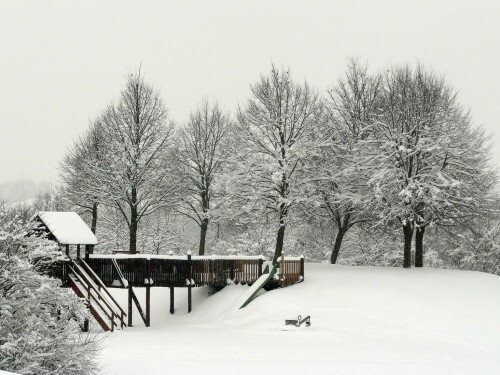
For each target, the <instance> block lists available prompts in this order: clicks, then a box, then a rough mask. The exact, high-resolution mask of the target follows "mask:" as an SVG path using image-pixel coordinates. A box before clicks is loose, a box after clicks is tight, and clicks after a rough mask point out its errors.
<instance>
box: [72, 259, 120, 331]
mask: <svg viewBox="0 0 500 375" xmlns="http://www.w3.org/2000/svg"><path fill="white" fill-rule="evenodd" d="M79 261H80V264H81V265H82V266H83V269H84V270H85V272H86V273H87V275H89V276H90V278H91V279H92V281H93V282H94V287H95V286H97V289H98V291H99V295H100V296H101V297H102V296H103V295H105V296H106V297H107V300H108V302H110V304H111V305H112V306H110V307H112V309H113V310H114V312H115V313H116V315H117V318H118V319H119V321H120V326H121V328H123V327H125V326H126V324H125V317H126V316H127V314H126V313H125V311H124V310H123V309H122V308H121V306H120V305H119V304H118V302H117V301H116V299H115V298H114V297H113V296H112V295H111V293H110V292H109V290H108V289H107V288H106V285H104V283H103V282H102V280H101V279H100V278H99V276H97V275H96V273H95V272H94V270H93V269H92V268H91V267H90V266H89V265H88V264H87V263H86V262H85V261H84V260H83V259H81V258H80V259H79Z"/></svg>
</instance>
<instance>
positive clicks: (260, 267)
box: [259, 258, 264, 277]
mask: <svg viewBox="0 0 500 375" xmlns="http://www.w3.org/2000/svg"><path fill="white" fill-rule="evenodd" d="M263 264H264V259H262V258H259V277H261V276H262V265H263Z"/></svg>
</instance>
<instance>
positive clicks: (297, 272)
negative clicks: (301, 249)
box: [277, 256, 304, 288]
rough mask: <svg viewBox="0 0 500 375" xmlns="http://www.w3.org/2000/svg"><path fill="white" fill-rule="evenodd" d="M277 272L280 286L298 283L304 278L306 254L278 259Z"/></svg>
mask: <svg viewBox="0 0 500 375" xmlns="http://www.w3.org/2000/svg"><path fill="white" fill-rule="evenodd" d="M278 265H279V271H278V273H277V276H278V281H279V285H280V287H282V288H283V287H286V286H288V285H292V284H296V283H298V282H299V281H303V280H304V256H300V257H284V256H282V257H281V258H279V259H278Z"/></svg>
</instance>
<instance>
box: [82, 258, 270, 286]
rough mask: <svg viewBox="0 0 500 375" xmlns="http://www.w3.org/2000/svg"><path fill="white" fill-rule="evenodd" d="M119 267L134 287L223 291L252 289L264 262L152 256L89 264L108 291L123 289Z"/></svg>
mask: <svg viewBox="0 0 500 375" xmlns="http://www.w3.org/2000/svg"><path fill="white" fill-rule="evenodd" d="M113 260H115V261H116V263H117V264H118V266H119V268H120V270H121V272H122V273H123V276H124V278H125V279H126V280H127V282H128V284H129V285H130V286H134V287H143V286H146V285H149V281H150V280H151V284H150V286H157V287H186V286H192V287H198V286H215V287H221V286H225V285H227V284H228V280H231V282H233V283H236V284H248V285H251V284H252V283H254V282H255V281H256V280H257V279H258V278H259V277H260V276H261V275H262V264H263V258H259V257H238V258H236V257H216V258H215V257H214V258H212V257H197V256H193V257H191V256H186V257H168V256H165V257H159V256H151V257H150V258H147V257H144V256H133V255H132V256H131V255H119V256H99V255H96V254H93V255H90V257H89V258H88V259H87V260H86V261H87V263H88V264H89V266H90V267H92V270H93V271H94V272H95V273H96V274H97V275H98V276H99V278H100V279H101V280H102V281H103V282H104V284H105V285H106V286H107V287H120V284H119V283H118V282H117V280H119V275H118V272H117V270H116V268H115V267H113Z"/></svg>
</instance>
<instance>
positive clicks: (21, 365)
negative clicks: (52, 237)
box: [0, 213, 99, 375]
mask: <svg viewBox="0 0 500 375" xmlns="http://www.w3.org/2000/svg"><path fill="white" fill-rule="evenodd" d="M6 217H7V215H6V214H3V213H0V369H2V370H7V371H14V372H16V373H20V374H37V375H44V374H47V375H48V374H51V375H73V374H74V375H80V374H81V375H83V374H97V373H98V369H97V368H96V364H95V362H94V357H95V354H96V352H97V350H98V349H99V342H98V340H97V338H96V337H95V335H93V334H90V333H82V332H81V330H80V326H79V325H80V324H81V323H82V322H83V320H84V318H86V317H88V315H87V314H88V313H87V310H86V308H85V306H84V305H83V303H82V302H81V301H80V300H79V299H78V298H77V297H76V296H75V295H74V294H73V293H72V292H71V291H70V290H69V289H63V288H61V287H60V281H59V280H56V279H53V278H50V277H48V276H46V275H44V274H42V273H41V272H39V271H40V269H42V268H43V267H44V266H46V265H47V264H48V263H50V262H53V261H56V260H58V258H59V257H60V253H59V252H58V249H57V246H55V245H54V243H53V242H51V241H48V240H44V239H39V238H35V237H25V234H26V232H25V231H24V230H23V229H24V228H23V226H22V225H20V223H19V222H17V221H16V220H7V219H6Z"/></svg>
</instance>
